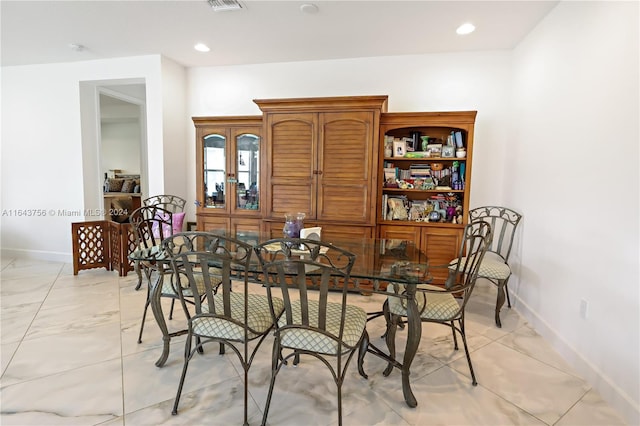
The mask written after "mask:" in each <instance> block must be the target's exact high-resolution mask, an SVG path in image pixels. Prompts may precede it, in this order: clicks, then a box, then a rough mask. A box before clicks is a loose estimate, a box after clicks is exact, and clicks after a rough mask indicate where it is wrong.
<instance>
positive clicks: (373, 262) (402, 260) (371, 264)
mask: <svg viewBox="0 0 640 426" xmlns="http://www.w3.org/2000/svg"><path fill="white" fill-rule="evenodd" d="M211 233H213V234H217V235H221V236H225V237H233V238H236V239H238V240H240V241H243V242H245V243H247V244H250V245H252V246H255V245H258V244H262V243H265V242H267V241H269V240H271V239H272V238H270V236H268V235H263V234H259V233H256V232H242V231H238V232H236V233H234V234H231V233H230V232H229V231H227V230H224V229H222V230H215V231H211ZM321 240H323V241H325V242H328V243H331V244H332V245H334V246H336V247H340V248H342V249H343V250H347V251H350V252H352V253H354V254H355V255H356V260H355V263H354V265H353V268H352V270H351V278H352V279H360V280H373V281H385V282H397V283H403V284H419V283H428V282H430V281H431V279H432V278H431V276H430V274H429V262H428V259H427V257H426V255H425V254H424V253H423V252H422V251H421V250H420V249H419V248H418V247H416V245H415V244H414V243H413V242H412V241H407V240H398V239H367V238H364V239H361V238H348V239H347V238H345V239H331V240H330V241H327V240H324V239H323V238H321ZM129 258H130V259H131V260H138V261H156V262H162V261H168V257H167V255H166V254H165V253H164V251H163V250H162V248H161V247H160V246H154V247H151V248H146V249H142V248H141V249H137V250H135V251H134V252H132V253H131V254H130V255H129ZM255 271H256V272H259V265H258V261H257V258H256V259H255Z"/></svg>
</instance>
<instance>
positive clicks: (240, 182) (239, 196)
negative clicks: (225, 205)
mask: <svg viewBox="0 0 640 426" xmlns="http://www.w3.org/2000/svg"><path fill="white" fill-rule="evenodd" d="M235 180H236V209H238V210H259V208H260V207H259V206H260V204H259V203H260V200H259V194H260V191H259V190H258V185H259V183H260V137H259V136H257V135H254V134H251V133H242V134H240V135H238V136H236V173H235Z"/></svg>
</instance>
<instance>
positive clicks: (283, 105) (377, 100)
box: [253, 95, 389, 112]
mask: <svg viewBox="0 0 640 426" xmlns="http://www.w3.org/2000/svg"><path fill="white" fill-rule="evenodd" d="M388 98H389V97H388V96H387V95H377V96H333V97H324V98H289V99H254V100H253V102H255V103H256V104H257V105H258V107H260V109H261V110H262V111H263V112H277V111H280V110H282V111H290V110H291V109H292V108H295V110H296V111H304V110H309V111H324V110H327V111H332V110H336V109H342V108H348V109H351V110H354V109H379V110H381V112H386V111H387V100H388Z"/></svg>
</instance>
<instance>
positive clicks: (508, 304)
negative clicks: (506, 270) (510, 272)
mask: <svg viewBox="0 0 640 426" xmlns="http://www.w3.org/2000/svg"><path fill="white" fill-rule="evenodd" d="M508 283H509V278H507V279H506V280H504V294H506V295H507V306H508V307H509V309H511V298H510V297H509V286H508Z"/></svg>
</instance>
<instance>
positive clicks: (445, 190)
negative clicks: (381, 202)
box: [382, 188, 464, 194]
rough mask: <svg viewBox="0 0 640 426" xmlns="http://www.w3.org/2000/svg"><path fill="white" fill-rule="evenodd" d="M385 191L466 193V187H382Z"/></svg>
mask: <svg viewBox="0 0 640 426" xmlns="http://www.w3.org/2000/svg"><path fill="white" fill-rule="evenodd" d="M382 191H383V192H413V193H416V192H418V193H430V194H440V193H443V192H447V193H449V192H453V193H454V194H455V193H460V194H463V193H464V189H412V188H406V189H402V188H382Z"/></svg>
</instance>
